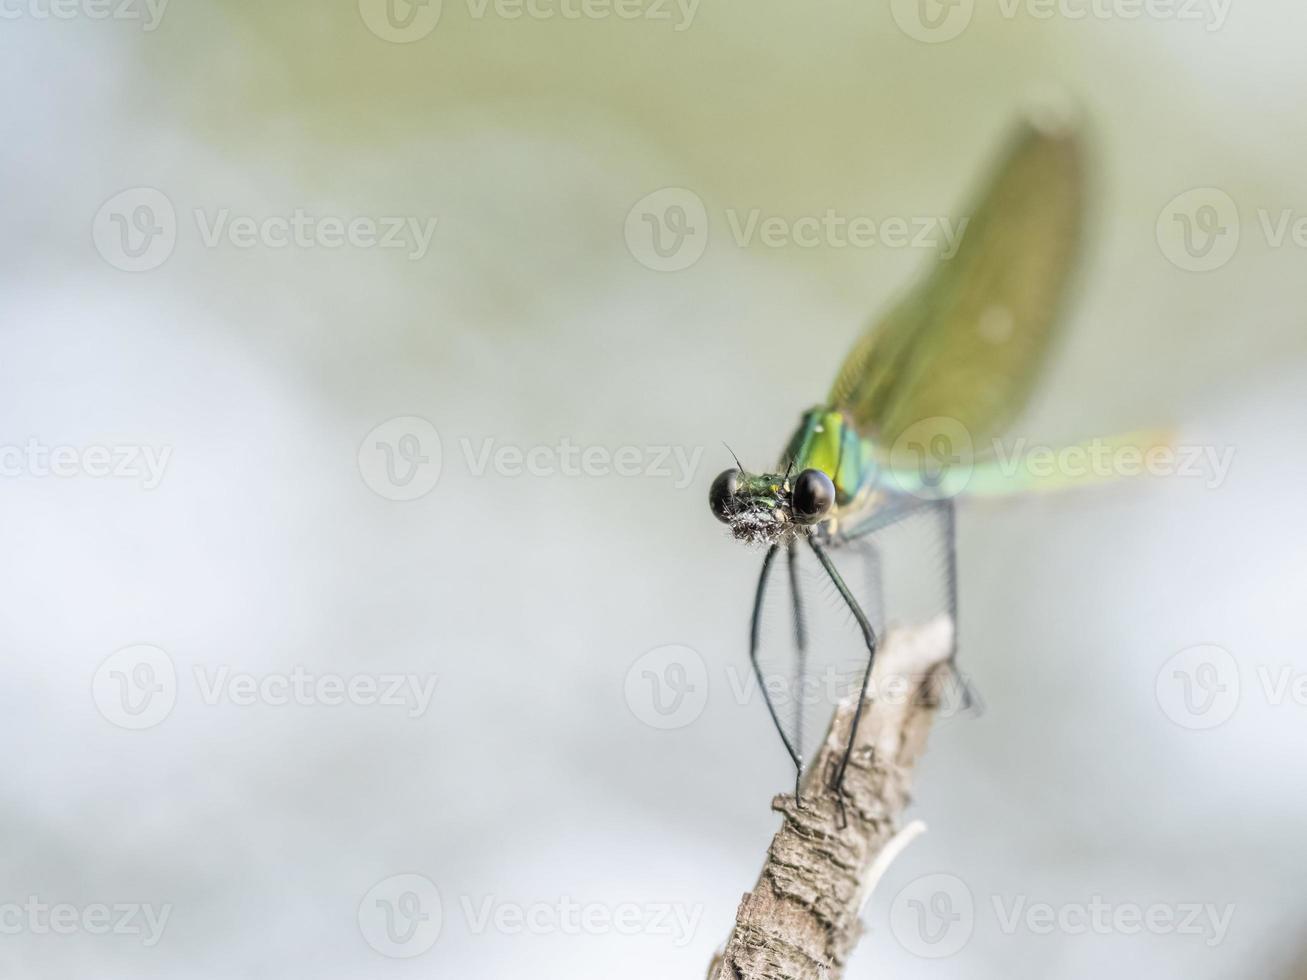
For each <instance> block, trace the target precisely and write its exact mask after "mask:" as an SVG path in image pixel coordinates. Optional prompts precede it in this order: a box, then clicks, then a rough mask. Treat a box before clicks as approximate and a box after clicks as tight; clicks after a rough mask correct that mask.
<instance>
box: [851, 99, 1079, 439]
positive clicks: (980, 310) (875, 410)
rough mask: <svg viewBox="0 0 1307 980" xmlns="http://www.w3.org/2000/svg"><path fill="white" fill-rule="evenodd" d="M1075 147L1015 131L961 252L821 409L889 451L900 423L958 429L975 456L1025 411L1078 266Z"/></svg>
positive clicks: (1069, 131) (872, 342) (862, 354)
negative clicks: (849, 420)
mask: <svg viewBox="0 0 1307 980" xmlns="http://www.w3.org/2000/svg"><path fill="white" fill-rule="evenodd" d="M1082 171H1083V164H1082V156H1081V149H1080V141H1079V138H1078V136H1077V134H1076V132H1075V131H1074V129H1073V128H1072V127H1070V126H1061V127H1058V128H1053V127H1049V126H1039V125H1036V124H1035V123H1033V122H1028V123H1024V124H1023V125H1022V127H1021V129H1020V130H1019V131H1018V132H1017V133H1016V134H1015V135H1014V137H1013V139H1012V141H1011V143H1010V146H1009V147H1008V150H1007V153H1006V155H1005V156H1004V157H1003V159H1002V161H1001V163H1000V165H999V167H998V169H997V171H996V172H995V173H994V174H993V176H992V177H991V179H990V181H989V183H988V184H987V185H986V186H985V188H984V192H983V193H982V194H981V195H980V197H979V199H978V201H977V203H976V206H975V207H974V208H973V209H972V210H971V211H970V212H969V216H970V222H969V223H968V225H967V227H966V230H965V231H964V232H963V235H962V244H961V246H960V247H959V248H958V250H957V252H956V254H955V255H953V257H952V258H944V257H943V256H941V257H940V258H939V259H938V260H937V264H936V265H935V266H934V268H933V270H932V271H931V273H930V275H929V276H927V277H926V278H925V279H924V280H923V281H922V282H920V283H919V284H918V285H917V286H916V287H915V288H914V289H913V290H912V291H911V292H910V293H909V294H908V295H907V296H906V297H905V298H904V299H903V300H902V301H900V302H899V304H898V305H897V306H896V307H894V309H892V310H891V311H890V313H889V315H888V316H886V317H885V318H884V319H883V320H882V321H881V322H880V323H878V324H875V325H874V326H873V328H872V329H871V330H869V331H868V332H867V333H866V334H865V335H864V336H863V338H862V339H861V340H860V341H859V342H858V344H857V345H856V346H855V347H854V348H853V350H852V352H850V354H849V356H848V358H847V359H846V361H845V362H844V366H843V367H842V368H841V369H840V373H839V377H838V378H837V379H836V381H835V385H834V387H833V389H832V390H831V396H830V404H831V406H832V407H834V408H837V409H842V410H843V411H845V412H847V413H848V414H849V415H851V416H852V417H853V419H854V421H855V423H856V424H857V427H858V429H859V431H861V432H862V433H863V434H864V435H865V436H867V437H869V438H871V439H873V440H875V441H876V442H877V443H878V444H880V445H881V446H885V447H887V448H888V447H889V446H891V445H892V444H893V443H894V441H895V440H896V439H897V438H898V437H899V436H900V435H902V434H903V432H904V430H906V429H907V428H908V427H909V426H914V425H915V424H916V423H924V420H926V419H939V418H943V419H949V420H954V421H953V422H951V423H945V422H932V423H929V425H927V426H926V430H925V431H922V430H918V429H914V436H917V437H922V436H924V437H927V438H928V437H929V432H930V429H931V426H935V427H940V426H944V427H947V426H950V425H951V426H952V427H953V431H956V424H958V423H960V424H961V425H962V426H964V427H965V429H966V431H967V433H968V434H969V435H970V437H971V440H972V442H973V444H974V446H975V447H976V449H977V450H979V449H980V448H981V446H982V444H986V443H987V442H988V440H990V439H992V438H993V437H995V436H997V435H999V434H1001V432H1002V431H1003V429H1004V428H1005V427H1006V426H1007V425H1008V424H1009V423H1010V422H1011V421H1012V420H1013V418H1014V417H1015V416H1016V414H1017V413H1018V412H1020V411H1021V409H1022V407H1023V406H1024V404H1025V401H1026V398H1027V396H1028V395H1029V394H1030V389H1031V387H1032V386H1033V384H1034V380H1035V377H1036V375H1037V374H1038V372H1039V369H1040V366H1041V365H1042V363H1043V361H1044V357H1045V354H1046V353H1047V351H1048V348H1049V342H1050V340H1051V339H1052V337H1053V334H1054V332H1055V324H1056V321H1057V319H1058V312H1059V309H1060V307H1061V306H1062V303H1063V299H1064V296H1065V293H1066V291H1067V289H1066V287H1067V281H1068V279H1069V278H1070V275H1071V272H1072V270H1073V267H1074V266H1075V264H1076V258H1077V254H1078V252H1079V244H1080V238H1081V226H1082V217H1083V208H1084V187H1083V173H1082Z"/></svg>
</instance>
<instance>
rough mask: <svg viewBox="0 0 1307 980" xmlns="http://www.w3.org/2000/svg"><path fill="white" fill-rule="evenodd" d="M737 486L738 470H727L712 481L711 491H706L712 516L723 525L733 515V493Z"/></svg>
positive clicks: (738, 481)
mask: <svg viewBox="0 0 1307 980" xmlns="http://www.w3.org/2000/svg"><path fill="white" fill-rule="evenodd" d="M739 485H740V471H739V470H727V471H726V472H725V473H722V474H721V475H720V476H718V477H717V479H715V480H713V481H712V489H711V490H709V491H708V506H709V507H711V508H712V512H713V516H714V517H716V518H717V520H719V521H721V522H722V523H723V524H725V523H726V522H728V521H730V519H731V515H733V514H734V513H735V491H736V490H737V489H739Z"/></svg>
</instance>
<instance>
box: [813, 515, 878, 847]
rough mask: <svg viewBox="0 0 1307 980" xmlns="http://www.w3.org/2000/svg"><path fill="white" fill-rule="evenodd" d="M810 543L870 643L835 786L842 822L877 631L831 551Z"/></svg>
mask: <svg viewBox="0 0 1307 980" xmlns="http://www.w3.org/2000/svg"><path fill="white" fill-rule="evenodd" d="M808 544H810V545H811V546H812V550H813V551H814V552H815V553H816V555H817V560H818V561H820V562H821V566H822V568H824V569H826V574H827V575H829V576H830V580H831V582H833V583H834V585H835V588H836V589H838V590H839V593H840V595H841V596H843V598H844V602H845V604H846V605H847V606H848V607H849V611H850V612H851V613H853V618H854V619H856V620H857V621H858V626H859V628H861V630H862V638H863V640H865V641H866V643H867V670H866V672H865V673H864V674H863V675H862V690H861V692H860V693H859V695H858V703H857V705H856V706H855V707H854V709H853V723H852V725H850V726H849V743H848V745H846V746H845V747H844V757H843V758H841V759H840V765H839V768H838V769H837V770H836V771H835V779H834V785H833V787H832V788H833V789H834V790H835V795H836V798H837V799H838V800H839V807H840V823H841V825H843V824H844V823H845V822H846V820H845V816H844V771H845V770H846V769H848V767H849V758H850V756H852V755H853V746H854V743H855V742H856V741H857V738H858V722H859V721H861V720H862V707H863V705H864V704H865V703H866V700H867V687H868V685H869V684H870V683H871V668H872V665H873V664H874V663H875V660H876V631H875V630H873V629H872V628H871V622H870V621H869V620H868V619H867V614H866V613H864V612H863V611H862V607H861V606H859V605H858V600H857V599H855V598H854V597H853V593H852V592H850V591H849V587H848V586H847V585H845V584H844V579H843V578H842V577H841V576H840V573H839V571H838V570H837V569H836V568H835V564H834V563H833V562H832V561H831V560H830V555H828V554H826V549H825V548H824V547H822V545H821V544H819V543H818V541H817V539H816V538H815V537H809V538H808Z"/></svg>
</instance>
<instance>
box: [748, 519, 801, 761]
mask: <svg viewBox="0 0 1307 980" xmlns="http://www.w3.org/2000/svg"><path fill="white" fill-rule="evenodd" d="M779 549H780V545H775V544H774V545H772V546H771V547H770V548H768V549H767V555H766V557H765V558H763V560H762V572H761V573H759V575H758V591H757V593H756V594H755V595H754V599H753V624H752V626H751V627H750V629H749V662H750V663H751V664H753V675H754V677H755V678H757V680H758V688H759V690H761V691H762V699H763V701H764V702H765V703H766V705H767V713H768V714H769V715H771V723H772V725H774V726H775V727H776V734H778V735H779V736H780V737H781V742H782V743H783V744H784V745H785V751H786V752H788V753H789V754H790V761H792V762H793V763H794V767H795V768H796V769H798V770H800V771H801V770H802V769H803V763H802V762H800V761H799V754H798V753H797V752H795V751H794V746H792V745H790V740H789V739H788V738H787V737H786V735H785V727H784V726H783V725H782V724H781V720H780V718H779V716H777V714H776V706H775V705H774V704H772V703H771V695H770V694H768V693H767V682H766V680H764V678H763V676H762V667H761V666H760V665H759V663H758V634H759V630H760V627H761V625H762V600H763V597H764V596H765V595H766V592H767V578H768V576H769V575H770V574H771V566H772V562H774V561H775V560H776V552H777V551H778V550H779Z"/></svg>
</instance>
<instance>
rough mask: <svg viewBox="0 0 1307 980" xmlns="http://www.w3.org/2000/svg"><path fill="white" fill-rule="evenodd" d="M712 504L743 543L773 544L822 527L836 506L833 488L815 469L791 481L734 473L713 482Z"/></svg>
mask: <svg viewBox="0 0 1307 980" xmlns="http://www.w3.org/2000/svg"><path fill="white" fill-rule="evenodd" d="M708 505H709V506H710V507H711V508H712V512H713V515H714V516H715V517H716V518H717V519H718V520H719V521H721V522H722V523H723V524H726V525H727V526H728V527H729V528H730V529H731V533H732V534H733V535H735V537H736V538H737V539H739V540H740V541H745V542H748V543H750V544H767V545H771V544H777V543H779V542H782V541H789V540H791V539H793V538H794V537H796V536H798V535H800V534H808V533H810V532H811V531H812V529H813V528H814V527H816V526H817V525H818V524H820V523H821V522H822V521H823V520H824V519H825V518H826V517H827V516H828V515H829V514H830V513H831V511H832V510H833V509H834V507H835V484H834V483H832V482H831V478H830V477H829V476H827V475H826V474H825V473H823V472H822V471H821V470H815V469H809V470H804V471H803V472H801V473H799V474H798V475H797V476H793V477H787V476H785V475H781V474H775V473H764V474H761V475H758V476H754V475H751V474H748V473H743V472H741V471H740V470H735V469H731V470H727V471H726V472H725V473H722V474H721V475H720V476H719V477H717V479H716V480H714V481H713V485H712V489H711V490H709V491H708Z"/></svg>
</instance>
